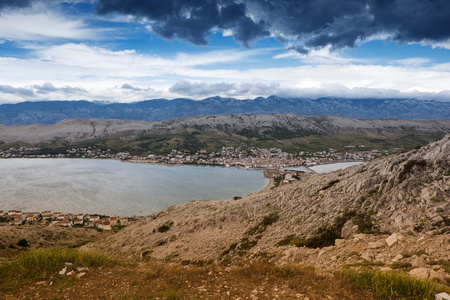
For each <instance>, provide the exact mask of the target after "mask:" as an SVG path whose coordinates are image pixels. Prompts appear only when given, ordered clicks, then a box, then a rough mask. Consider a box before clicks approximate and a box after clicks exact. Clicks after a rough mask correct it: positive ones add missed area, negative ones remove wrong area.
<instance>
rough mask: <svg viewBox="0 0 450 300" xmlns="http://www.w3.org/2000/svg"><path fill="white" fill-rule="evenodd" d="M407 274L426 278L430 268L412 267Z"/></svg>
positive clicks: (428, 275)
mask: <svg viewBox="0 0 450 300" xmlns="http://www.w3.org/2000/svg"><path fill="white" fill-rule="evenodd" d="M409 274H410V275H412V276H415V277H417V278H419V279H428V278H429V277H430V269H427V268H417V269H412V270H411V271H409Z"/></svg>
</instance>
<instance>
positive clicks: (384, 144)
mask: <svg viewBox="0 0 450 300" xmlns="http://www.w3.org/2000/svg"><path fill="white" fill-rule="evenodd" d="M448 132H450V120H405V119H382V120H374V119H354V118H343V117H335V116H300V115H295V114H271V115H268V114H263V115H224V114H222V115H208V116H198V117H187V118H178V119H171V120H166V121H157V122H145V121H128V120H117V119H66V120H63V121H61V122H58V123H56V124H32V125H1V124H0V144H3V146H4V147H9V145H11V146H12V143H17V142H23V143H27V144H39V143H47V144H48V143H50V144H51V145H52V146H51V147H55V146H61V145H65V146H67V145H70V144H71V145H76V144H78V145H81V144H89V145H91V144H92V145H97V146H103V147H107V148H113V149H116V150H118V151H119V150H120V151H132V150H133V149H134V151H137V152H139V153H140V152H142V153H147V151H151V152H153V153H161V154H163V153H168V152H170V151H171V149H185V150H189V151H194V152H195V151H198V150H199V149H201V148H206V149H209V150H210V151H215V150H217V149H220V148H221V147H222V146H224V145H228V146H239V145H240V144H242V143H246V144H248V143H249V144H251V145H254V146H260V147H264V148H271V147H279V148H282V149H283V150H285V151H288V152H297V151H298V149H302V150H307V149H309V150H311V149H318V150H320V149H322V150H323V149H328V148H330V147H332V148H337V149H342V147H343V146H344V145H349V144H360V145H361V144H364V145H366V147H369V148H368V149H379V150H381V149H384V150H388V149H391V148H393V147H406V148H411V147H415V146H417V145H423V144H426V143H428V142H430V141H433V140H436V139H438V138H441V137H442V136H444V135H445V134H446V133H448ZM5 143H6V144H5ZM45 147H47V146H45ZM155 151H156V152H155Z"/></svg>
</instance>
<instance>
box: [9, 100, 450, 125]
mask: <svg viewBox="0 0 450 300" xmlns="http://www.w3.org/2000/svg"><path fill="white" fill-rule="evenodd" d="M284 113H292V114H299V115H306V116H319V115H333V116H341V117H350V118H351V117H358V118H365V119H383V118H401V119H450V102H438V101H423V100H415V99H344V98H318V99H308V98H282V97H277V96H270V97H268V98H263V97H259V98H255V99H249V100H238V99H234V98H221V97H212V98H206V99H203V100H200V101H194V100H190V99H173V100H166V99H155V100H147V101H140V102H134V103H107V102H95V101H94V102H89V101H40V102H22V103H17V104H2V105H0V124H5V125H14V124H35V123H41V124H55V123H58V122H60V121H62V120H64V119H73V118H100V119H120V120H136V121H163V120H168V119H173V118H181V117H191V116H202V115H217V114H284Z"/></svg>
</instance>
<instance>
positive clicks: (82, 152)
mask: <svg viewBox="0 0 450 300" xmlns="http://www.w3.org/2000/svg"><path fill="white" fill-rule="evenodd" d="M345 148H346V149H348V150H347V151H344V152H340V151H336V150H334V149H331V148H330V149H328V150H326V151H318V152H306V151H301V152H298V153H294V154H292V153H287V152H284V151H282V150H281V149H278V148H270V149H266V148H257V147H244V146H243V147H222V149H221V151H211V152H208V151H207V150H206V149H202V150H199V151H197V152H195V153H190V152H189V151H187V150H177V149H173V150H172V151H171V152H170V153H168V154H166V155H154V154H149V155H147V156H135V155H131V154H130V153H129V152H119V153H113V151H111V149H99V148H96V147H85V148H72V149H67V150H66V152H65V153H49V154H36V153H38V152H39V150H40V149H39V148H27V147H20V148H10V149H8V150H0V158H93V159H117V160H121V161H128V162H134V163H154V164H167V165H180V164H191V165H210V166H223V167H242V168H246V169H266V168H280V169H281V168H287V167H295V166H314V165H321V164H329V163H338V162H349V161H369V160H372V159H374V158H377V157H379V156H382V155H388V154H389V152H380V151H378V150H371V151H367V150H362V149H364V148H365V147H364V146H363V145H359V146H356V145H348V146H345ZM393 150H394V151H395V150H398V149H393Z"/></svg>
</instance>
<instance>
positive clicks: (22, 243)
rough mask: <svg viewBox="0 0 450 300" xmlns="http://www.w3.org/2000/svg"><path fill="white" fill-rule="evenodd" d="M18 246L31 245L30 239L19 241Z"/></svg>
mask: <svg viewBox="0 0 450 300" xmlns="http://www.w3.org/2000/svg"><path fill="white" fill-rule="evenodd" d="M17 246H20V247H30V245H29V244H28V241H27V240H26V239H21V240H20V241H19V242H18V243H17Z"/></svg>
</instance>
